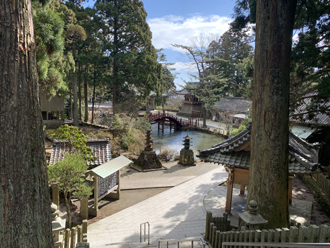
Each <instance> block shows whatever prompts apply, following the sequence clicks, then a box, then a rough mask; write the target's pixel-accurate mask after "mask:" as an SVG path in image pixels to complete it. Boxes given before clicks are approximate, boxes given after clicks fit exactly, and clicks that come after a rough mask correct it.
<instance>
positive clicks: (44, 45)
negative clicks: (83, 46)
mask: <svg viewBox="0 0 330 248" xmlns="http://www.w3.org/2000/svg"><path fill="white" fill-rule="evenodd" d="M59 6H60V5H59V2H58V0H56V1H53V2H52V3H50V4H47V5H44V6H42V4H41V3H40V2H38V1H34V2H33V19H34V24H35V34H36V45H37V63H38V78H39V84H40V86H41V90H42V91H43V93H44V94H46V95H47V96H48V97H49V98H51V97H53V96H54V95H56V94H59V95H63V94H65V93H66V92H67V90H68V87H67V82H66V80H67V78H66V76H67V74H68V73H69V71H70V69H72V67H73V65H74V64H73V60H72V56H70V54H69V55H68V56H63V55H64V32H63V31H64V25H65V23H64V21H63V19H62V16H61V12H62V9H60V8H59Z"/></svg>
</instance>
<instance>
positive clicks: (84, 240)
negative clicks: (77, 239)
mask: <svg viewBox="0 0 330 248" xmlns="http://www.w3.org/2000/svg"><path fill="white" fill-rule="evenodd" d="M82 233H83V242H87V220H83V221H82Z"/></svg>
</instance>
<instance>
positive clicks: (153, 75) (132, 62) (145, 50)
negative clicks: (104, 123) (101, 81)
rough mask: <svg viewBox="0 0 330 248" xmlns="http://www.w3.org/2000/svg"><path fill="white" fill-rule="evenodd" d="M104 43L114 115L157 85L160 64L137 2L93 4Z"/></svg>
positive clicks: (122, 0)
mask: <svg viewBox="0 0 330 248" xmlns="http://www.w3.org/2000/svg"><path fill="white" fill-rule="evenodd" d="M95 8H96V10H97V16H98V18H99V19H98V20H99V23H100V30H101V32H100V33H102V36H100V39H101V40H102V42H103V43H104V45H103V47H104V52H106V53H107V54H108V56H109V62H110V63H111V65H112V77H111V84H112V102H113V110H114V113H116V112H118V111H120V110H121V111H125V109H126V108H127V107H128V105H129V104H130V103H131V104H132V105H135V106H138V105H139V103H141V102H143V101H145V99H146V98H147V97H149V94H150V91H151V90H155V89H156V85H157V84H159V74H160V70H161V66H160V64H159V63H158V62H157V53H156V50H155V48H154V47H153V45H152V44H151V38H152V34H151V31H150V28H149V26H148V23H147V22H146V17H147V13H146V11H145V10H144V7H143V3H142V2H141V1H139V0H97V1H96V3H95Z"/></svg>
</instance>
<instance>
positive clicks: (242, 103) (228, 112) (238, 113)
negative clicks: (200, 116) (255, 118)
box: [211, 97, 251, 127]
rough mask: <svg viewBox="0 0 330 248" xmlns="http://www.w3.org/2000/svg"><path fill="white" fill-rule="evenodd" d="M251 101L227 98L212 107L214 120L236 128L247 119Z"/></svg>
mask: <svg viewBox="0 0 330 248" xmlns="http://www.w3.org/2000/svg"><path fill="white" fill-rule="evenodd" d="M250 104H251V101H248V100H244V99H243V98H241V97H225V98H222V99H221V100H219V101H218V102H217V103H216V104H214V106H213V107H212V110H211V114H212V120H214V121H220V122H224V123H230V124H232V125H233V126H234V127H238V126H240V125H241V122H242V121H243V120H244V119H245V117H246V113H247V111H248V109H249V106H250Z"/></svg>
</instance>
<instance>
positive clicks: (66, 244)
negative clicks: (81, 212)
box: [64, 228, 70, 248]
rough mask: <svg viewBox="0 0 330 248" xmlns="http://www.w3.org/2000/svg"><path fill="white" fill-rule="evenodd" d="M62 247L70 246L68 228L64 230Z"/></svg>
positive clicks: (67, 247) (68, 247)
mask: <svg viewBox="0 0 330 248" xmlns="http://www.w3.org/2000/svg"><path fill="white" fill-rule="evenodd" d="M64 245H65V246H64V248H70V229H69V228H67V229H66V230H65V244H64Z"/></svg>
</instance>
